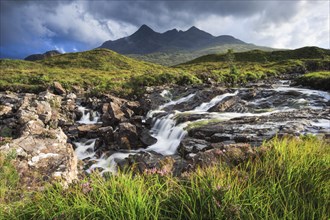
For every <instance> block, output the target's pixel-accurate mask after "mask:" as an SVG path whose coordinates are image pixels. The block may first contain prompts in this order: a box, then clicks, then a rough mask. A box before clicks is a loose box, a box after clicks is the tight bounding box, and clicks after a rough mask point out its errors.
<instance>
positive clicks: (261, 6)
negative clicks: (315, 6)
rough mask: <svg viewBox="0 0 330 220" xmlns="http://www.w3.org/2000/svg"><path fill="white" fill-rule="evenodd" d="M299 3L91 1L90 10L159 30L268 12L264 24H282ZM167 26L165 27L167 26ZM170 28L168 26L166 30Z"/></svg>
mask: <svg viewBox="0 0 330 220" xmlns="http://www.w3.org/2000/svg"><path fill="white" fill-rule="evenodd" d="M298 5H299V0H297V1H276V2H274V1H248V0H245V1H244V0H241V1H188V0H186V1H142V2H141V1H135V2H132V1H115V2H108V3H106V4H104V2H100V1H92V2H89V3H87V4H86V7H87V8H88V11H90V12H91V13H93V14H95V15H96V16H97V17H98V19H107V18H113V19H116V20H121V21H124V22H128V23H131V24H134V25H136V26H139V25H141V24H144V23H148V24H152V26H154V27H155V28H158V29H168V28H169V26H172V25H173V24H175V23H177V25H179V26H185V27H187V26H191V25H193V23H194V22H195V21H196V20H199V19H201V18H203V17H205V16H209V15H213V14H214V15H221V16H234V17H249V16H253V15H255V14H260V13H266V14H267V16H265V17H264V18H263V19H264V21H265V22H267V23H268V22H275V23H277V22H283V21H286V20H288V19H289V18H290V17H291V16H294V15H295V13H296V11H297V10H298ZM164 26H165V27H164ZM166 26H167V27H166Z"/></svg>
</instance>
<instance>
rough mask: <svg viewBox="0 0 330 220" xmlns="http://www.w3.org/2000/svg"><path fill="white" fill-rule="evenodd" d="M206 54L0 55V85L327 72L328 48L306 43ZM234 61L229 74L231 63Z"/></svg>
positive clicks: (94, 88) (124, 86)
mask: <svg viewBox="0 0 330 220" xmlns="http://www.w3.org/2000/svg"><path fill="white" fill-rule="evenodd" d="M234 57H235V59H234V60H235V61H234V62H232V63H231V64H229V63H228V61H227V60H226V54H220V55H207V56H203V57H200V58H197V59H195V60H193V61H191V62H188V63H185V64H181V65H178V66H175V67H165V66H161V65H157V64H152V63H147V62H144V61H138V60H135V59H132V58H129V57H126V56H123V55H120V54H117V53H115V52H113V51H111V50H107V49H95V50H90V51H85V52H80V53H67V54H62V55H57V56H54V57H49V58H47V59H45V60H41V61H37V62H29V61H23V60H6V59H2V60H0V67H1V68H0V73H1V74H0V90H2V91H3V90H11V91H21V92H39V91H42V90H45V89H46V88H48V87H49V86H51V85H52V84H53V82H54V81H58V82H60V83H61V84H62V85H63V86H64V87H65V88H66V89H68V90H71V89H72V88H73V87H74V86H80V87H82V88H84V89H85V90H88V91H89V92H90V93H92V95H97V94H99V93H102V92H111V93H114V94H116V95H120V96H129V95H141V94H143V93H144V90H145V87H146V86H157V85H164V84H178V85H187V84H198V83H209V82H210V81H213V82H217V83H227V84H230V85H233V84H238V83H245V82H248V81H257V80H260V79H265V78H268V77H274V76H280V75H281V74H291V73H305V72H306V71H320V70H327V71H329V66H330V58H329V57H330V55H329V50H325V49H321V48H316V47H306V48H301V49H297V50H293V51H274V52H265V51H248V52H242V53H234ZM233 65H234V66H235V70H236V71H235V74H232V71H231V69H232V68H231V66H233Z"/></svg>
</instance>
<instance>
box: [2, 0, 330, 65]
mask: <svg viewBox="0 0 330 220" xmlns="http://www.w3.org/2000/svg"><path fill="white" fill-rule="evenodd" d="M143 24H146V25H148V26H149V27H151V28H152V29H153V30H155V31H157V32H165V31H166V30H170V29H174V28H177V29H178V30H187V29H188V28H190V27H191V26H196V27H197V28H199V29H201V30H204V31H206V32H209V33H211V34H212V35H214V36H219V35H232V36H234V37H236V38H238V39H240V40H243V41H245V42H247V43H253V44H256V45H260V46H268V47H274V48H288V49H294V48H299V47H303V46H318V47H322V48H327V49H329V47H330V0H308V1H307V0H277V1H272V0H256V1H251V0H240V1H232V0H220V1H216V0H213V1H207V0H206V1H205V0H204V1H192V0H182V1H177V0H169V1H154V0H149V1H121V0H116V1H103V0H90V1H87V0H84V1H82V0H65V1H60V0H48V1H47V0H1V1H0V58H14V59H17V58H18V59H21V58H24V57H26V56H28V55H30V54H35V53H44V52H46V51H48V50H58V51H60V52H62V53H65V52H75V51H83V50H89V49H93V48H96V47H98V46H100V45H101V44H102V43H103V42H104V41H107V40H115V39H118V38H121V37H125V36H128V35H131V34H132V33H134V32H135V31H136V30H137V29H138V28H139V27H140V26H141V25H143Z"/></svg>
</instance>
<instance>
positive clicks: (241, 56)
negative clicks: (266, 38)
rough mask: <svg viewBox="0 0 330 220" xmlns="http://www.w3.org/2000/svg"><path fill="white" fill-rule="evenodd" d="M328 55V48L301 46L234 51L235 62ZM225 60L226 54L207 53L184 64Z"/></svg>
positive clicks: (321, 57)
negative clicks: (282, 48) (285, 48)
mask: <svg viewBox="0 0 330 220" xmlns="http://www.w3.org/2000/svg"><path fill="white" fill-rule="evenodd" d="M326 57H330V50H327V49H322V48H318V47H303V48H299V49H296V50H281V51H272V52H266V51H261V50H252V51H247V52H240V53H235V61H237V62H275V61H283V60H288V59H323V58H326ZM219 61H226V54H225V53H223V54H209V55H206V56H202V57H199V58H197V59H194V60H191V61H189V62H186V63H185V64H197V63H205V62H219Z"/></svg>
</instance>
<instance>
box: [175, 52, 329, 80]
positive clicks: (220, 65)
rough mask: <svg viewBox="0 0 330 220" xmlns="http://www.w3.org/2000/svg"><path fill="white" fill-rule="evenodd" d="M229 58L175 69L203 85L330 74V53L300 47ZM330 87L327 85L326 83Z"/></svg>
mask: <svg viewBox="0 0 330 220" xmlns="http://www.w3.org/2000/svg"><path fill="white" fill-rule="evenodd" d="M232 56H233V62H232V63H230V62H228V54H210V55H206V56H202V57H199V58H197V59H195V60H192V61H189V62H187V63H183V64H180V65H177V66H176V68H178V69H181V70H183V71H188V72H189V73H191V74H193V75H195V76H196V77H198V78H199V79H201V80H202V81H203V82H209V81H215V82H236V83H239V82H246V81H250V80H258V79H262V78H266V77H269V76H277V75H280V74H291V73H306V72H309V71H320V70H326V71H329V70H330V50H326V49H322V48H317V47H303V48H299V49H296V50H285V51H272V52H265V51H260V50H253V51H247V52H240V53H233V54H232ZM329 83H330V82H329Z"/></svg>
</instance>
